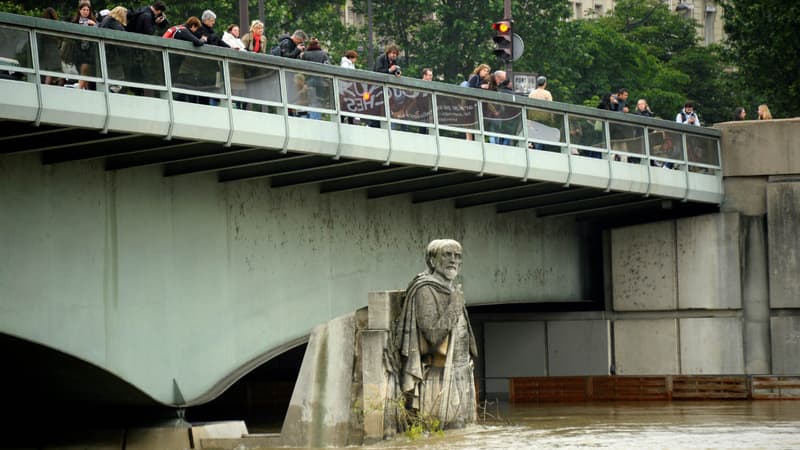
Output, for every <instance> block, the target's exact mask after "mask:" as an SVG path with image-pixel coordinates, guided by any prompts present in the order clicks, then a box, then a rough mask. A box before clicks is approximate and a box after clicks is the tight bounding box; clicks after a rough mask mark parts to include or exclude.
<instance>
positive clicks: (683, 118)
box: [675, 102, 700, 127]
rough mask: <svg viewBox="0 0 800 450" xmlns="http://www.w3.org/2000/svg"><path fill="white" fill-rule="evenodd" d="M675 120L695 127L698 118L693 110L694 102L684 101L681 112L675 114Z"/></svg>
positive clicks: (697, 124)
mask: <svg viewBox="0 0 800 450" xmlns="http://www.w3.org/2000/svg"><path fill="white" fill-rule="evenodd" d="M675 122H678V123H684V124H686V125H694V126H696V127H699V126H700V118H699V117H697V113H695V112H694V104H693V103H692V102H686V104H685V105H683V109H682V110H681V112H679V113H678V115H677V116H675Z"/></svg>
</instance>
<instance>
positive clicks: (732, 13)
mask: <svg viewBox="0 0 800 450" xmlns="http://www.w3.org/2000/svg"><path fill="white" fill-rule="evenodd" d="M720 4H721V5H722V7H723V11H724V16H723V17H724V18H725V33H727V35H728V38H727V45H728V47H727V48H726V53H725V56H726V58H727V61H728V62H729V64H730V65H731V66H733V67H736V69H737V70H736V71H731V73H730V77H731V78H732V80H731V81H732V83H731V84H732V88H733V89H735V90H737V91H738V92H741V97H742V98H743V102H744V103H743V104H742V105H741V106H744V107H745V108H746V109H748V110H753V111H754V110H755V107H756V106H757V105H758V104H759V103H767V104H768V105H769V107H770V111H771V112H772V115H773V116H774V117H793V116H798V115H800V58H798V56H797V55H798V52H800V34H798V30H800V3H798V2H785V1H778V0H721V1H720Z"/></svg>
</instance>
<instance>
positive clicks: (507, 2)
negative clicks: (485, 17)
mask: <svg viewBox="0 0 800 450" xmlns="http://www.w3.org/2000/svg"><path fill="white" fill-rule="evenodd" d="M503 16H504V17H505V18H506V19H507V20H509V21H511V23H512V25H511V58H512V59H510V60H508V61H506V73H507V76H508V79H511V80H513V78H512V75H513V71H514V59H513V58H514V25H513V18H512V17H511V0H503Z"/></svg>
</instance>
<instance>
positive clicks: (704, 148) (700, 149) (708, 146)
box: [686, 135, 719, 172]
mask: <svg viewBox="0 0 800 450" xmlns="http://www.w3.org/2000/svg"><path fill="white" fill-rule="evenodd" d="M686 157H687V159H688V160H689V163H690V166H689V170H690V171H696V172H699V171H703V172H708V171H709V170H708V169H709V168H700V167H693V166H692V165H691V163H698V164H707V165H710V166H717V167H719V153H718V152H717V140H716V139H712V138H708V137H703V136H691V135H687V136H686Z"/></svg>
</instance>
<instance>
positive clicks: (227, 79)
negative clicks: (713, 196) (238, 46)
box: [222, 58, 234, 147]
mask: <svg viewBox="0 0 800 450" xmlns="http://www.w3.org/2000/svg"><path fill="white" fill-rule="evenodd" d="M222 77H223V81H222V86H223V87H224V88H225V95H226V97H227V99H228V140H227V141H225V147H230V146H231V142H233V132H234V128H233V99H232V98H231V97H233V93H232V92H231V71H230V66H229V65H228V58H223V59H222Z"/></svg>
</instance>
